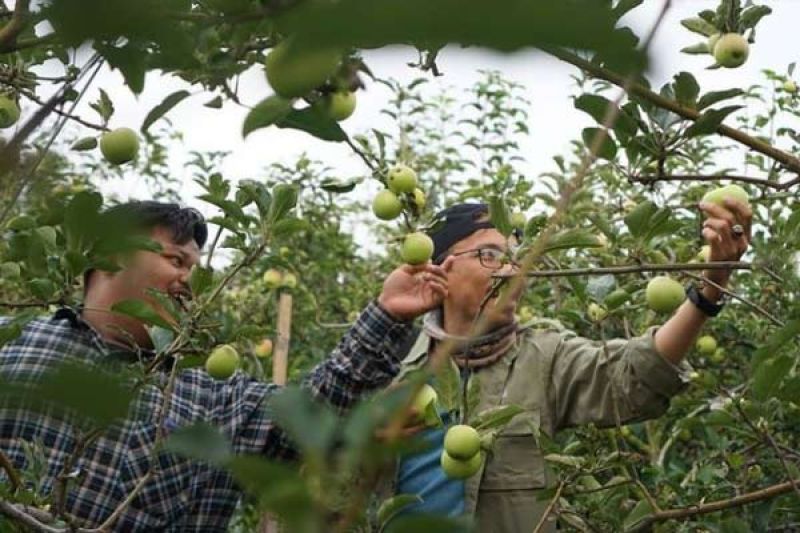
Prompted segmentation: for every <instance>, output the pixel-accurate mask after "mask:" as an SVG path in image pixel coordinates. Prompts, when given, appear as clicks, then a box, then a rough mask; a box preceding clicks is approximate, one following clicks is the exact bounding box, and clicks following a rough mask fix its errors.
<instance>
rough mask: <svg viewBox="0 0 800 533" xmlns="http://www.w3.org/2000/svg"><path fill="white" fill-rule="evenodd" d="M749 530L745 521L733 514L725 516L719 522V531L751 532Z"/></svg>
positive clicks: (728, 532)
mask: <svg viewBox="0 0 800 533" xmlns="http://www.w3.org/2000/svg"><path fill="white" fill-rule="evenodd" d="M751 531H752V529H750V525H749V524H748V523H747V522H745V521H744V520H742V519H741V518H736V517H735V516H732V517H730V518H726V519H725V520H723V521H722V522H720V523H719V533H751Z"/></svg>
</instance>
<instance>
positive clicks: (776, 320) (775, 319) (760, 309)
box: [684, 272, 786, 327]
mask: <svg viewBox="0 0 800 533" xmlns="http://www.w3.org/2000/svg"><path fill="white" fill-rule="evenodd" d="M684 274H685V275H687V276H689V277H690V278H692V279H696V280H698V281H703V282H704V283H708V284H709V285H711V286H712V287H715V288H716V289H717V290H718V291H720V292H721V293H723V294H727V295H728V296H730V297H731V298H733V299H734V300H739V301H740V302H742V303H743V304H745V305H747V306H748V307H750V308H752V309H755V310H756V311H757V312H759V313H761V314H762V315H763V316H765V317H766V318H768V319H769V321H770V322H772V323H773V324H775V325H776V326H778V327H783V326H785V325H786V324H785V323H784V322H783V320H781V319H779V318H778V317H776V316H775V315H773V314H772V313H770V312H769V311H767V310H766V309H764V308H763V307H761V306H760V305H758V304H756V303H753V302H751V301H750V300H748V299H747V298H745V297H744V296H739V295H738V294H736V293H735V292H733V291H731V290H729V289H726V288H725V287H723V286H722V285H720V284H719V283H716V282H714V281H711V280H710V279H708V278H707V277H705V276H700V275H697V274H693V273H691V272H684Z"/></svg>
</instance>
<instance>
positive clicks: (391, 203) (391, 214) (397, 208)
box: [372, 189, 403, 220]
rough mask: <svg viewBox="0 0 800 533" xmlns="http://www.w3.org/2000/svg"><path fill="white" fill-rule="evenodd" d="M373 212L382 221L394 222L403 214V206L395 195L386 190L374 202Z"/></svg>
mask: <svg viewBox="0 0 800 533" xmlns="http://www.w3.org/2000/svg"><path fill="white" fill-rule="evenodd" d="M372 212H373V213H375V216H376V217H378V218H379V219H381V220H393V219H395V218H397V217H398V216H399V215H400V213H402V212H403V204H402V203H401V202H400V199H399V198H398V197H397V195H396V194H395V193H393V192H392V191H390V190H389V189H384V190H382V191H381V192H379V193H378V194H376V195H375V199H374V200H372Z"/></svg>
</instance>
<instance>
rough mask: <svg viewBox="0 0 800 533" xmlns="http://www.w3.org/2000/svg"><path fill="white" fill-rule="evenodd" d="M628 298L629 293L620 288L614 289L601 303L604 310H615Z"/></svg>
mask: <svg viewBox="0 0 800 533" xmlns="http://www.w3.org/2000/svg"><path fill="white" fill-rule="evenodd" d="M630 297H631V295H630V293H628V291H626V290H625V289H623V288H621V287H620V288H619V289H614V290H613V291H611V293H610V294H609V295H608V296H606V297H605V299H604V300H603V303H604V304H605V306H606V309H616V308H617V307H619V306H621V305H622V304H624V303H625V302H627V301H628V299H629V298H630Z"/></svg>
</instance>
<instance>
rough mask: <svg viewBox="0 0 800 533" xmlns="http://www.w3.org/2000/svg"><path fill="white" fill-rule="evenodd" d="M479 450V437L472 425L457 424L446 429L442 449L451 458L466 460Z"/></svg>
mask: <svg viewBox="0 0 800 533" xmlns="http://www.w3.org/2000/svg"><path fill="white" fill-rule="evenodd" d="M480 450H481V437H480V435H478V432H477V431H476V430H475V428H473V427H472V426H468V425H465V424H459V425H457V426H453V427H451V428H450V429H448V430H447V433H446V434H445V436H444V451H445V452H446V453H447V455H449V456H450V457H452V458H453V459H461V460H466V459H469V458H471V457H472V456H473V455H475V454H476V453H478V452H479V451H480Z"/></svg>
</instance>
